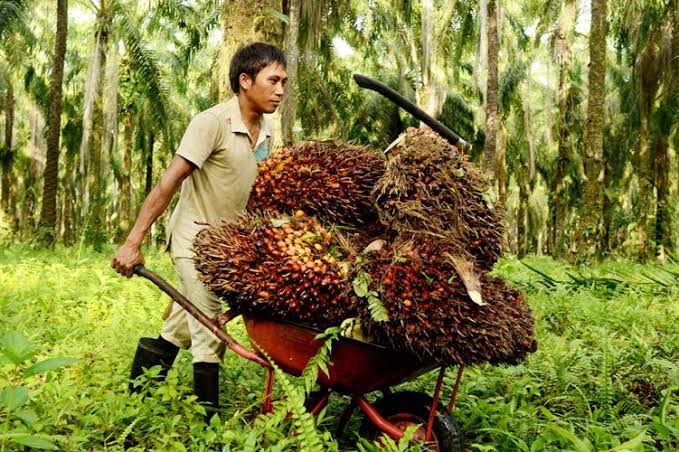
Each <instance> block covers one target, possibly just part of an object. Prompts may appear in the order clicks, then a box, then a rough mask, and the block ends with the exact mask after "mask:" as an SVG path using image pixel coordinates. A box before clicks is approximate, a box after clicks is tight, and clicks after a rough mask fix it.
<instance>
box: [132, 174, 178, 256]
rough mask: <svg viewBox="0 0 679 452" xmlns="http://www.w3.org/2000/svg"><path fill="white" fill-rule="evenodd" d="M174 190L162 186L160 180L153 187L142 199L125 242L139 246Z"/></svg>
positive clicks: (170, 198)
mask: <svg viewBox="0 0 679 452" xmlns="http://www.w3.org/2000/svg"><path fill="white" fill-rule="evenodd" d="M174 192H175V190H172V189H171V187H163V184H162V182H161V183H160V184H158V185H156V186H155V187H153V190H151V192H150V193H149V194H148V195H147V196H146V199H144V204H142V206H141V210H140V211H139V215H138V216H137V221H136V222H135V223H134V227H133V228H132V230H131V231H130V234H129V235H128V236H127V243H128V244H130V245H133V246H135V247H140V246H141V244H142V242H143V241H144V237H146V233H147V232H148V231H149V229H151V226H152V225H153V223H154V222H155V221H156V220H157V219H158V217H159V216H161V215H162V214H163V212H165V209H167V206H168V205H169V204H170V201H171V200H172V196H173V195H174Z"/></svg>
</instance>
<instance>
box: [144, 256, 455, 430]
mask: <svg viewBox="0 0 679 452" xmlns="http://www.w3.org/2000/svg"><path fill="white" fill-rule="evenodd" d="M134 273H135V274H136V275H139V276H141V277H143V278H146V279H148V280H149V281H151V282H152V283H153V284H155V285H156V286H157V287H158V288H159V289H160V290H162V291H163V292H165V293H166V294H167V295H169V297H170V298H171V299H172V300H173V301H174V302H176V303H178V304H179V305H180V306H181V307H182V308H183V309H184V310H185V311H186V312H188V313H189V314H190V315H191V316H192V317H194V318H195V319H196V320H198V321H199V322H200V323H201V324H202V325H203V326H205V327H206V328H208V329H209V330H210V331H211V332H212V333H213V334H214V335H215V336H217V338H218V339H219V340H220V341H221V342H222V343H223V344H224V345H225V346H226V347H227V348H228V349H229V350H231V351H233V352H234V353H236V354H237V355H238V356H240V357H242V358H245V359H247V360H249V361H252V362H255V363H257V364H259V365H260V366H262V367H264V368H265V369H266V382H265V385H264V399H263V403H262V409H261V411H262V413H269V412H272V411H273V405H272V400H271V396H272V392H273V384H274V376H275V374H274V368H273V366H272V365H271V363H269V361H267V360H266V359H265V358H264V357H262V355H261V354H259V353H257V352H256V351H253V350H250V349H249V348H247V347H245V346H243V345H241V344H240V343H239V342H238V341H237V340H235V339H234V338H233V337H231V335H229V333H228V332H227V331H226V329H225V327H226V324H227V323H228V322H230V321H231V320H233V319H235V318H236V317H238V316H239V315H240V313H237V312H235V311H233V310H227V311H225V312H224V313H222V314H219V315H218V316H216V317H215V318H214V319H211V318H210V317H208V316H207V315H206V314H205V313H204V312H203V311H201V310H200V309H198V307H196V305H194V304H193V303H192V302H191V301H190V300H189V299H188V298H186V297H185V296H184V295H182V294H181V293H179V291H178V290H177V289H175V288H174V287H173V286H172V285H171V284H170V283H168V282H167V281H165V279H163V278H162V277H160V276H158V275H157V274H156V273H154V272H152V271H151V270H149V269H147V268H146V267H144V266H143V265H136V266H135V267H134ZM252 319H253V317H251V316H250V317H249V316H247V315H246V316H244V320H245V321H246V323H247V322H249V321H251V320H252ZM254 319H257V317H256V316H255V317H254ZM267 321H269V322H276V321H273V320H267ZM277 323H283V324H287V325H289V327H290V328H298V329H302V330H306V331H308V334H309V337H310V338H311V340H312V341H313V340H315V339H314V338H315V336H316V333H318V332H319V331H318V330H314V329H312V328H309V327H306V326H303V325H297V324H294V323H291V322H277ZM251 341H252V338H251ZM339 341H353V339H349V338H341V339H339ZM252 342H253V344H254V345H257V344H256V342H254V341H252ZM361 344H362V345H365V346H368V347H370V346H371V345H370V344H366V343H361ZM320 345H321V343H320V342H319V345H318V346H319V347H320ZM373 347H374V348H383V347H379V346H373ZM436 367H438V368H439V374H438V378H437V380H436V386H435V389H434V394H433V396H432V398H433V402H432V405H431V407H430V409H429V418H428V419H427V423H426V430H425V441H430V440H431V434H432V429H433V425H434V418H435V415H436V410H437V408H438V405H439V400H440V397H441V392H442V388H443V379H444V377H445V373H446V366H432V367H431V368H426V367H425V371H429V370H431V369H433V368H436ZM283 371H285V369H283ZM463 371H464V366H460V367H459V368H458V371H457V378H456V379H455V385H454V387H453V392H452V396H451V399H450V403H449V404H448V411H449V412H450V413H451V414H452V412H453V411H454V409H455V401H456V399H457V395H458V392H459V389H460V381H461V379H462V373H463ZM286 373H287V372H286ZM293 375H294V374H293ZM409 376H412V375H409ZM319 380H320V378H319ZM403 381H405V379H403V380H400V381H397V382H395V383H393V384H399V383H402V382H403ZM325 383H326V384H324V382H322V381H319V385H320V386H321V392H320V398H319V399H318V400H312V399H311V398H309V399H307V403H312V404H313V406H312V407H311V408H310V409H309V412H310V413H311V414H312V415H314V416H315V415H317V414H318V413H319V412H320V411H321V410H322V409H323V408H324V407H325V406H326V405H327V404H328V399H329V396H330V393H331V392H333V391H335V392H343V393H345V394H348V395H349V396H350V397H351V402H350V404H349V406H347V409H346V410H345V411H344V413H343V414H342V417H341V418H340V423H339V427H338V431H341V430H342V429H343V428H344V426H345V425H346V423H347V421H348V420H349V417H350V416H351V414H352V412H353V411H354V409H355V407H358V408H360V410H361V411H362V412H363V413H364V414H365V416H366V417H367V418H368V419H369V420H370V421H371V422H372V423H373V424H374V425H375V426H376V427H377V428H378V429H380V430H381V431H382V432H384V433H386V434H387V435H389V436H390V437H391V438H393V439H395V440H399V439H400V438H402V437H403V435H404V433H405V431H404V430H403V429H401V428H399V427H397V426H396V425H395V424H394V423H392V422H390V421H389V420H388V419H386V418H385V417H384V416H382V415H381V414H380V413H379V412H378V410H377V409H376V408H375V407H374V406H373V405H372V404H371V403H370V402H369V401H368V400H367V399H366V398H365V395H366V394H367V393H368V392H373V391H374V390H378V391H381V392H382V393H384V394H390V393H391V385H386V386H384V387H379V388H376V389H372V388H371V391H368V392H351V391H346V390H345V391H336V390H335V389H333V387H331V386H328V384H327V382H325Z"/></svg>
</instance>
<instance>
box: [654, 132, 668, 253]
mask: <svg viewBox="0 0 679 452" xmlns="http://www.w3.org/2000/svg"><path fill="white" fill-rule="evenodd" d="M669 171H670V155H669V144H668V143H667V140H666V139H665V137H663V136H661V135H660V134H659V135H658V137H657V139H656V142H655V179H656V196H657V198H656V207H655V254H656V256H658V258H659V259H661V260H664V259H665V257H666V255H667V252H668V251H671V250H672V218H671V215H670V212H669V203H668V201H669V194H670V182H669Z"/></svg>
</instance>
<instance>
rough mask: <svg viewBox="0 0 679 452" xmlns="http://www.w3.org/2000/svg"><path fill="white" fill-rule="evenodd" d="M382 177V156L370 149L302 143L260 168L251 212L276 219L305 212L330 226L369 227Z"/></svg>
mask: <svg viewBox="0 0 679 452" xmlns="http://www.w3.org/2000/svg"><path fill="white" fill-rule="evenodd" d="M383 173H384V157H383V156H382V155H380V154H379V153H377V152H375V151H373V150H370V149H369V148H366V147H359V146H353V145H350V144H346V143H337V144H335V143H322V142H302V143H299V144H297V145H295V146H291V147H286V148H283V149H282V150H281V151H279V152H277V153H275V154H273V155H272V156H270V157H269V158H268V159H266V160H265V161H264V162H263V163H262V164H261V165H260V167H259V174H258V176H257V179H256V180H255V184H254V186H253V189H252V192H251V195H250V201H249V204H248V208H249V209H250V210H254V211H268V212H271V213H272V214H274V215H278V214H293V212H294V211H295V210H296V209H302V210H304V211H305V212H306V213H307V214H309V215H314V216H316V217H318V218H319V219H320V220H321V221H324V222H327V223H332V224H341V225H354V226H359V225H365V224H368V223H371V222H374V220H375V218H376V215H375V211H374V209H373V205H372V198H371V192H372V190H373V187H374V185H375V183H376V182H377V181H378V180H379V178H380V177H381V176H382V174H383Z"/></svg>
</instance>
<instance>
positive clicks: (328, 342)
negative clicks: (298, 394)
mask: <svg viewBox="0 0 679 452" xmlns="http://www.w3.org/2000/svg"><path fill="white" fill-rule="evenodd" d="M339 335H340V328H339V327H338V326H333V327H330V328H328V329H326V330H325V331H324V332H322V333H320V334H318V335H317V336H316V337H315V339H317V340H324V342H323V345H321V347H320V348H319V349H318V352H316V354H315V355H314V356H313V357H312V358H311V359H310V360H309V362H308V363H307V365H306V367H305V368H304V371H303V372H302V379H303V380H304V390H305V392H306V394H309V393H310V392H311V390H312V389H313V387H314V385H315V384H316V380H318V370H319V369H320V370H322V371H323V373H324V374H325V375H327V376H328V377H329V376H330V373H329V370H328V365H329V364H332V362H331V361H330V354H331V353H332V343H333V342H334V341H336V340H337V338H338V337H339Z"/></svg>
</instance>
